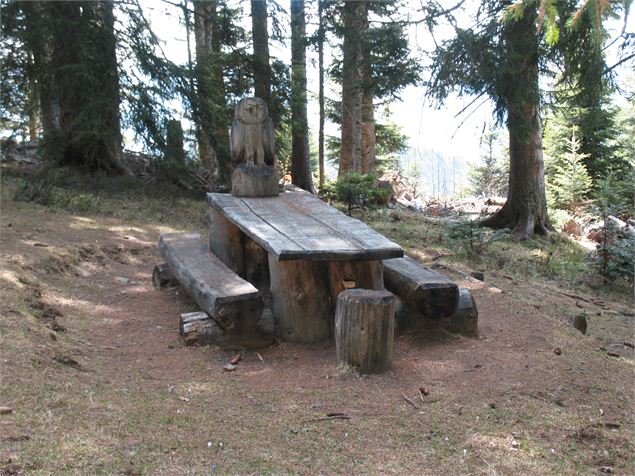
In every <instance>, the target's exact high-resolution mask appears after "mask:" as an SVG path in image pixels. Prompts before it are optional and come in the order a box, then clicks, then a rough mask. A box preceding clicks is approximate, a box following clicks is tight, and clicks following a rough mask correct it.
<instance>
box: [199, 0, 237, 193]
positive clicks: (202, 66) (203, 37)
mask: <svg viewBox="0 0 635 476" xmlns="http://www.w3.org/2000/svg"><path fill="white" fill-rule="evenodd" d="M193 3H194V17H195V18H194V38H195V43H196V48H195V50H196V80H197V86H198V90H197V92H198V97H197V106H198V114H197V116H198V117H196V118H195V120H196V130H197V141H198V148H199V158H200V160H201V163H202V164H203V166H205V167H206V168H208V169H210V170H212V171H213V172H215V173H216V174H217V175H218V176H219V178H220V180H221V181H222V182H223V183H224V184H229V176H230V175H231V165H230V155H229V120H228V118H227V111H226V103H225V101H226V100H225V84H224V80H223V68H222V64H221V59H220V53H221V33H220V25H219V24H218V23H219V20H218V13H217V2H216V1H194V2H193Z"/></svg>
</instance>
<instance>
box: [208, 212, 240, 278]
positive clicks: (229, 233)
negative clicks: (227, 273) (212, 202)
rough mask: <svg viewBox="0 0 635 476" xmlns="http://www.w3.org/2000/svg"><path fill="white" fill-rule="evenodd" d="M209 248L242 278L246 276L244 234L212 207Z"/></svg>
mask: <svg viewBox="0 0 635 476" xmlns="http://www.w3.org/2000/svg"><path fill="white" fill-rule="evenodd" d="M209 213H210V220H211V223H212V224H211V226H210V230H209V249H210V250H211V252H212V253H214V254H215V255H216V256H218V258H219V259H220V260H221V261H222V262H223V263H224V264H225V266H227V267H228V268H229V269H231V270H232V271H233V272H234V273H236V274H237V275H238V276H240V277H241V278H244V277H245V264H244V262H245V261H244V252H243V241H244V234H243V232H242V231H240V229H238V227H237V226H235V225H234V224H233V223H231V222H230V221H229V220H228V219H227V218H225V217H224V216H223V215H222V214H220V213H219V212H218V210H216V209H215V208H213V207H210V211H209Z"/></svg>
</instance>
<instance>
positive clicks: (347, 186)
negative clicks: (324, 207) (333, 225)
mask: <svg viewBox="0 0 635 476" xmlns="http://www.w3.org/2000/svg"><path fill="white" fill-rule="evenodd" d="M321 192H322V194H323V196H324V197H325V198H327V199H328V200H336V201H338V202H341V203H344V204H346V207H347V213H348V214H349V215H350V214H351V211H352V210H353V209H355V208H365V207H367V206H369V205H372V204H373V203H377V202H380V203H381V202H383V201H384V199H385V198H386V194H389V193H391V190H390V189H384V188H380V187H377V177H376V176H375V175H374V174H359V173H357V172H347V173H345V174H343V175H341V176H339V177H338V178H337V180H336V181H334V182H328V183H326V184H325V186H324V187H323V189H322V190H321Z"/></svg>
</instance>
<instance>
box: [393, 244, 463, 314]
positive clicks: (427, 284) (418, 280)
mask: <svg viewBox="0 0 635 476" xmlns="http://www.w3.org/2000/svg"><path fill="white" fill-rule="evenodd" d="M384 284H385V286H386V289H388V291H390V292H392V293H393V294H396V295H397V296H399V297H400V298H401V300H402V301H404V302H405V303H406V304H408V305H409V306H411V307H412V308H414V309H415V310H416V311H417V312H419V313H421V314H422V315H423V316H425V317H428V318H431V319H441V318H444V317H449V316H451V315H452V314H453V313H454V311H455V310H456V308H457V305H458V303H459V287H458V286H457V285H456V284H455V283H453V282H452V281H450V280H449V279H448V278H446V277H445V276H443V275H442V274H440V273H437V272H435V271H432V270H431V269H428V268H426V267H425V266H422V265H421V264H419V263H417V262H416V261H415V260H413V259H412V258H410V257H408V256H405V257H403V258H395V259H387V260H384Z"/></svg>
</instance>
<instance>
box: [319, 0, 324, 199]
mask: <svg viewBox="0 0 635 476" xmlns="http://www.w3.org/2000/svg"><path fill="white" fill-rule="evenodd" d="M323 12H324V1H323V0H318V22H319V24H318V78H319V79H318V103H319V109H320V112H319V115H320V119H319V121H320V125H319V130H318V161H319V168H320V179H319V180H320V181H319V183H320V189H322V187H324V121H325V116H326V115H325V113H324V39H325V38H324V18H322V16H323Z"/></svg>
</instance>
